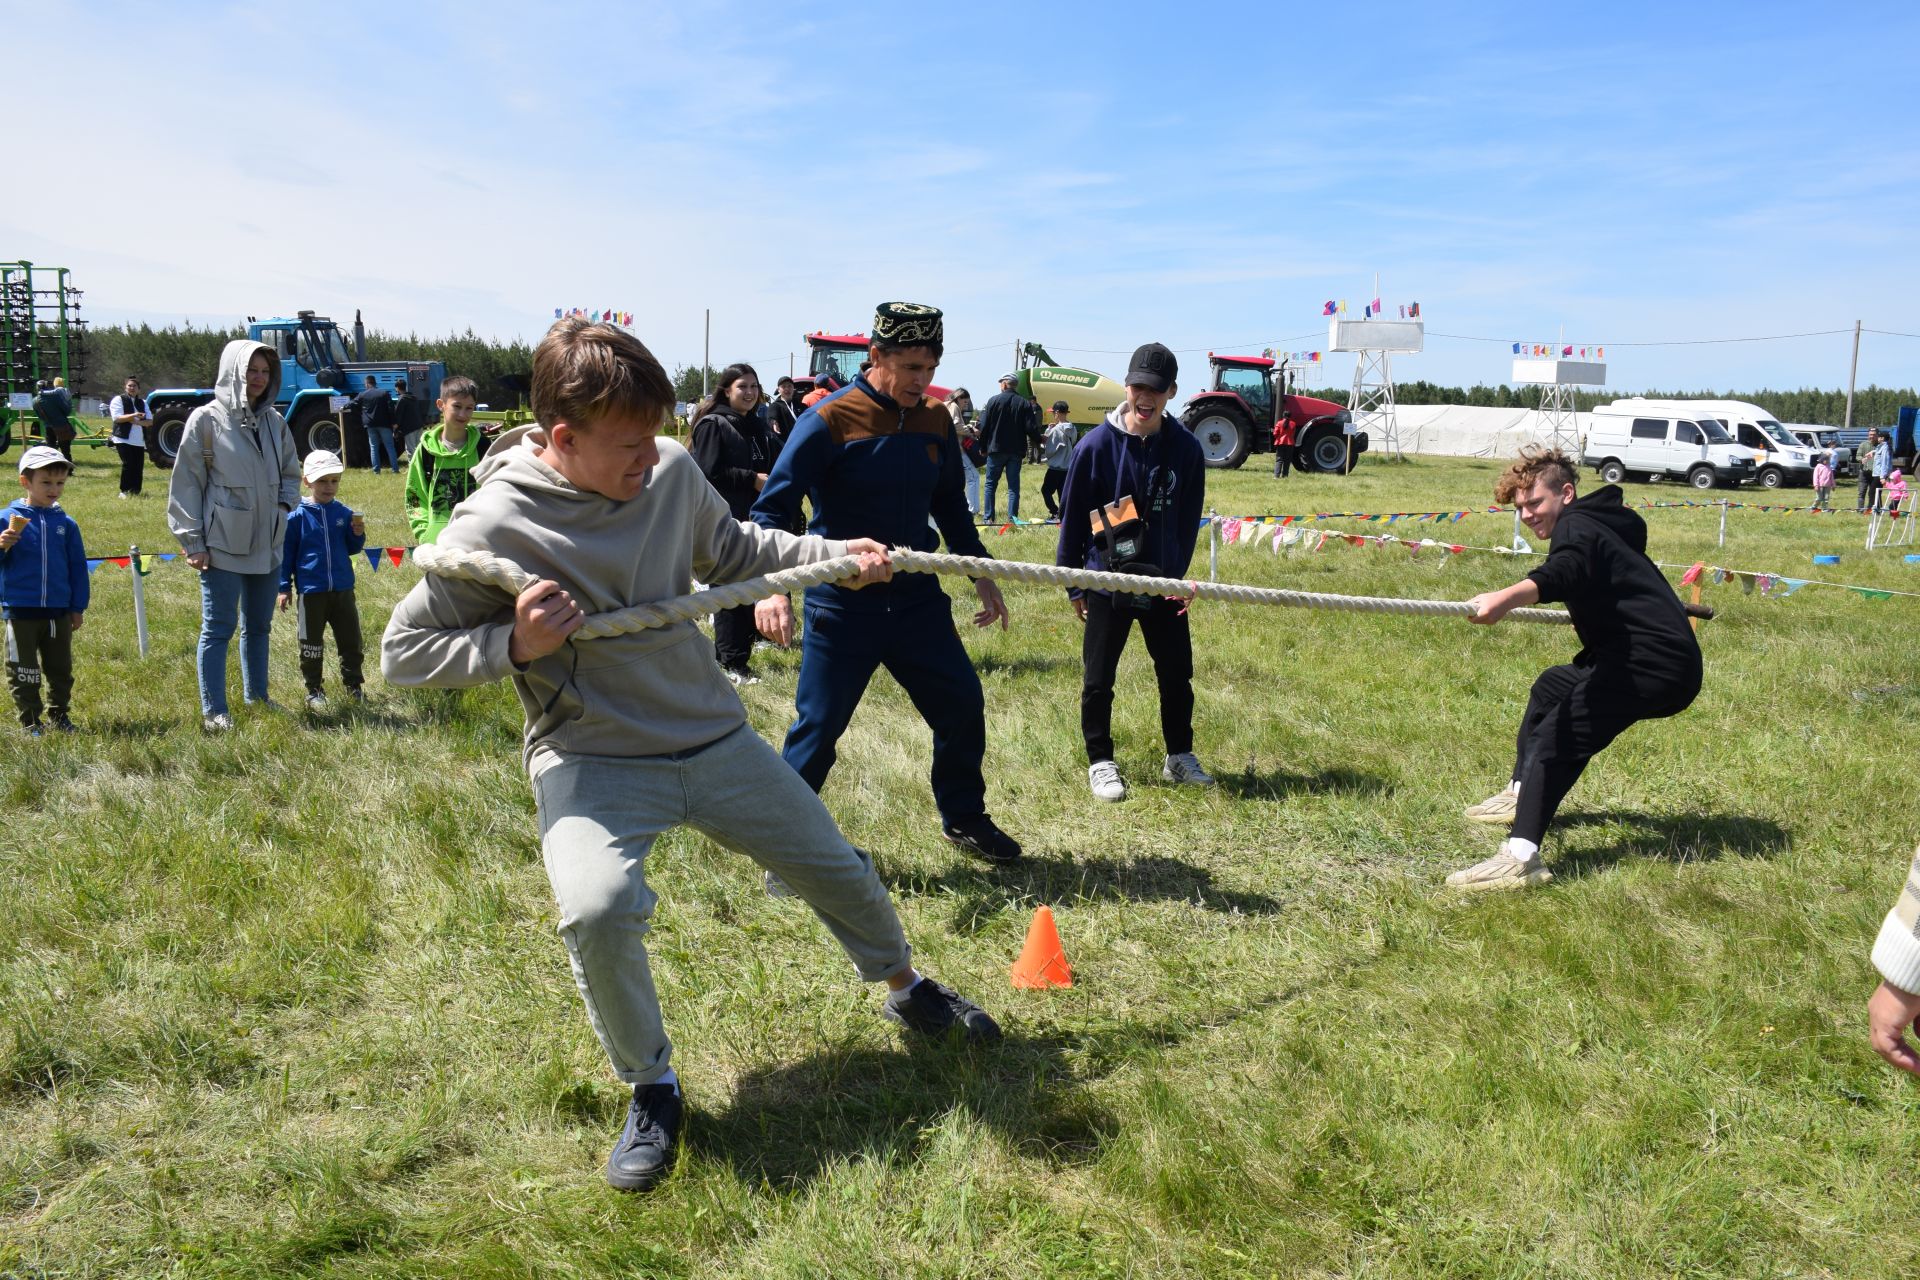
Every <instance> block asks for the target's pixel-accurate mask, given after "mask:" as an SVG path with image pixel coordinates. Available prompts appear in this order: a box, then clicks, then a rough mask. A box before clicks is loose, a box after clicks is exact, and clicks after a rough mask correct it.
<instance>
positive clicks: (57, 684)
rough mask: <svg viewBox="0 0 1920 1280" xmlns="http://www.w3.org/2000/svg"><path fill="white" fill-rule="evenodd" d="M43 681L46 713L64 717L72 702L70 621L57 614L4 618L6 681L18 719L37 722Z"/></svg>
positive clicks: (28, 725)
mask: <svg viewBox="0 0 1920 1280" xmlns="http://www.w3.org/2000/svg"><path fill="white" fill-rule="evenodd" d="M43 682H44V683H45V685H46V693H47V705H46V713H47V714H48V715H49V716H51V717H52V718H53V719H54V720H56V721H59V720H65V719H66V718H67V709H68V708H69V707H70V706H71V705H72V704H73V623H72V622H71V621H70V620H69V619H68V616H67V615H66V614H64V613H63V614H61V615H60V616H59V617H57V618H9V619H7V685H8V687H10V688H11V689H12V690H13V705H14V709H15V710H16V711H18V712H19V713H20V723H21V724H22V725H23V726H26V727H29V728H31V727H32V726H34V725H36V724H39V723H40V711H41V707H40V689H41V685H42V683H43Z"/></svg>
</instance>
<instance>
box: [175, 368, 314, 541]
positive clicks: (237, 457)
mask: <svg viewBox="0 0 1920 1280" xmlns="http://www.w3.org/2000/svg"><path fill="white" fill-rule="evenodd" d="M256 351H264V352H266V354H267V360H268V361H269V362H270V363H271V364H272V366H273V371H272V373H270V374H269V375H268V378H267V394H266V399H265V400H264V402H263V406H262V407H261V408H259V409H255V408H253V407H252V406H251V405H249V404H248V403H247V363H248V361H250V360H252V359H253V353H254V352H256ZM279 394H280V357H279V356H277V355H275V354H274V351H273V348H272V347H269V346H267V345H266V344H264V343H260V342H254V341H253V340H252V339H249V338H236V339H234V340H233V341H232V342H229V343H228V344H227V346H226V349H225V350H224V351H222V352H221V353H220V376H219V377H218V378H217V379H216V380H215V382H214V388H213V402H212V403H211V404H203V405H201V406H200V407H199V408H198V409H195V410H194V411H193V414H192V416H191V417H189V418H188V419H187V427H186V432H185V434H184V435H182V436H181V438H180V456H179V457H177V458H175V459H174V463H173V473H172V476H171V477H170V478H169V479H168V481H167V526H168V527H169V528H170V529H172V530H173V536H174V537H176V538H178V539H179V540H180V547H181V549H182V550H183V551H185V552H186V553H187V554H188V555H193V554H195V553H197V552H201V551H204V552H206V553H207V556H208V559H209V561H210V563H211V564H212V566H213V567H214V568H215V569H226V570H229V571H231V572H233V573H272V572H273V571H274V570H276V569H278V568H279V567H280V556H281V553H282V551H283V550H284V549H285V546H286V540H287V512H289V511H291V510H293V509H294V508H295V507H297V506H298V505H300V455H299V453H298V452H297V451H296V450H295V449H294V446H293V435H292V433H291V432H289V431H288V430H287V424H286V420H285V419H283V418H282V417H281V416H280V411H279V410H277V409H275V408H274V407H273V400H274V397H275V396H277V395H279ZM209 458H211V459H212V466H211V468H209V466H208V459H209Z"/></svg>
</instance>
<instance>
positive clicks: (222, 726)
mask: <svg viewBox="0 0 1920 1280" xmlns="http://www.w3.org/2000/svg"><path fill="white" fill-rule="evenodd" d="M200 727H201V728H202V729H205V730H206V731H207V732H208V733H225V732H226V731H227V730H229V729H231V728H233V717H232V716H230V715H228V714H227V713H226V712H224V711H222V712H220V713H219V714H217V715H211V716H207V717H206V718H205V719H203V720H201V721H200Z"/></svg>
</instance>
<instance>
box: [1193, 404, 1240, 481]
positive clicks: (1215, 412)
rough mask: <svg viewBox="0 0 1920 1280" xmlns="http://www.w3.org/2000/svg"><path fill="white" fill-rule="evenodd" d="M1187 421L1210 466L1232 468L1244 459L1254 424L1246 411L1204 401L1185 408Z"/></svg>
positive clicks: (1223, 468) (1224, 468) (1229, 469)
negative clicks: (1190, 408)
mask: <svg viewBox="0 0 1920 1280" xmlns="http://www.w3.org/2000/svg"><path fill="white" fill-rule="evenodd" d="M1186 421H1187V430H1189V431H1191V432H1193V435H1194V438H1195V439H1196V440H1198V441H1199V442H1200V452H1201V453H1202V454H1204V455H1205V456H1206V459H1207V465H1208V466H1209V467H1215V468H1219V469H1222V470H1228V471H1231V470H1232V469H1233V468H1235V467H1237V466H1239V465H1240V464H1241V463H1243V462H1245V461H1246V460H1247V453H1248V451H1249V450H1250V449H1251V448H1252V447H1253V424H1252V423H1251V422H1249V421H1247V415H1246V414H1244V413H1241V412H1240V411H1239V410H1238V409H1235V408H1232V407H1230V406H1227V405H1204V406H1202V407H1201V408H1199V409H1192V410H1188V414H1187V420H1186Z"/></svg>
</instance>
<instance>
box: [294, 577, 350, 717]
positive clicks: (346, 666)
mask: <svg viewBox="0 0 1920 1280" xmlns="http://www.w3.org/2000/svg"><path fill="white" fill-rule="evenodd" d="M329 628H331V629H332V631H333V647H334V648H336V649H338V650H339V651H340V683H341V684H343V685H345V686H346V687H347V688H349V689H358V688H359V687H360V680H361V677H360V663H361V658H362V652H361V646H360V609H359V607H358V606H357V605H355V603H354V600H353V592H351V591H309V592H307V593H306V594H305V595H303V596H301V597H300V678H301V679H302V680H305V681H306V682H307V692H308V693H310V694H312V693H319V692H320V690H321V679H320V677H321V659H322V658H323V657H324V656H325V655H326V645H325V641H326V633H327V630H328V629H329Z"/></svg>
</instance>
